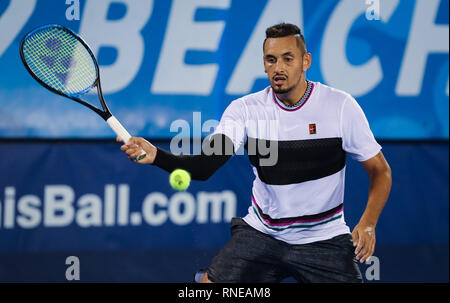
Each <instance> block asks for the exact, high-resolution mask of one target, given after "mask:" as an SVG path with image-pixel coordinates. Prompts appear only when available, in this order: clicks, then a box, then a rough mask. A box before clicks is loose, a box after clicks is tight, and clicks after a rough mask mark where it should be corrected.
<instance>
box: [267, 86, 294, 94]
mask: <svg viewBox="0 0 450 303" xmlns="http://www.w3.org/2000/svg"><path fill="white" fill-rule="evenodd" d="M271 86H272V89H273V91H274V92H275V93H277V94H287V93H288V92H290V91H291V90H292V89H293V88H294V86H291V87H286V88H282V87H280V86H278V85H271Z"/></svg>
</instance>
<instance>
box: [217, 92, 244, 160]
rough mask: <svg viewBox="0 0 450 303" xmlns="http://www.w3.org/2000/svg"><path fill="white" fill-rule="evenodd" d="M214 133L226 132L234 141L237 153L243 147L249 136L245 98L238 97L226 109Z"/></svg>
mask: <svg viewBox="0 0 450 303" xmlns="http://www.w3.org/2000/svg"><path fill="white" fill-rule="evenodd" d="M214 134H224V135H225V136H227V137H229V138H230V139H231V141H233V146H234V151H235V153H236V152H237V151H238V150H239V149H240V148H241V147H243V145H244V143H245V138H246V136H247V134H246V129H245V105H244V100H242V99H237V100H234V101H233V102H231V103H230V105H228V107H227V108H226V109H225V111H224V113H223V115H222V118H221V119H220V123H219V125H218V126H217V127H216V129H215V131H214V133H213V135H214Z"/></svg>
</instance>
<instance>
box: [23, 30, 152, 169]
mask: <svg viewBox="0 0 450 303" xmlns="http://www.w3.org/2000/svg"><path fill="white" fill-rule="evenodd" d="M20 57H21V59H22V62H23V64H24V65H25V67H26V68H27V70H28V72H30V74H31V75H32V76H33V78H34V79H36V80H37V81H38V82H39V83H40V84H41V85H43V86H44V87H46V88H47V89H49V90H50V91H52V92H54V93H57V94H59V95H61V96H64V97H67V98H69V99H72V100H74V101H76V102H78V103H80V104H82V105H84V106H86V107H88V108H90V109H91V110H93V111H94V112H96V113H97V114H98V115H99V116H100V117H102V118H103V119H104V120H105V121H106V122H107V123H108V125H109V126H110V127H111V128H112V130H113V131H114V132H115V133H116V134H117V135H118V136H119V137H120V138H122V140H123V141H124V142H125V143H127V142H128V140H129V139H130V138H131V135H130V134H129V133H128V132H127V130H126V129H125V128H124V127H123V126H122V124H120V122H119V121H118V120H117V119H116V118H115V117H114V116H113V115H112V114H111V112H110V110H109V109H108V106H107V105H106V102H105V99H104V98H103V93H102V88H101V84H100V70H99V67H98V63H97V60H96V58H95V56H94V54H93V53H92V51H91V50H90V49H89V46H88V45H87V44H86V42H84V41H83V39H81V38H80V37H79V36H78V35H77V34H75V33H74V32H72V31H71V30H70V29H68V28H65V27H63V26H61V25H56V24H50V25H44V26H41V27H38V28H36V29H34V30H32V31H31V32H30V33H28V34H27V35H26V36H25V37H24V38H23V39H22V42H21V43H20ZM94 87H96V88H97V95H98V97H99V100H100V104H101V106H102V109H100V108H97V107H95V106H94V105H92V104H90V103H88V102H87V101H84V100H81V99H80V98H79V97H80V96H82V95H84V94H86V93H87V92H89V91H90V90H91V89H93V88H94ZM145 156H146V154H145V152H142V154H141V155H140V156H139V157H138V158H137V159H136V160H137V161H139V160H141V159H143V158H144V157H145Z"/></svg>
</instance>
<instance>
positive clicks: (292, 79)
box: [264, 36, 309, 94]
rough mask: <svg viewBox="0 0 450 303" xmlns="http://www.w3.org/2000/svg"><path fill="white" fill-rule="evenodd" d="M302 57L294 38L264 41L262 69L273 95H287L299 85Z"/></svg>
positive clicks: (302, 65) (302, 63)
mask: <svg viewBox="0 0 450 303" xmlns="http://www.w3.org/2000/svg"><path fill="white" fill-rule="evenodd" d="M303 57H304V56H303V51H301V50H300V48H299V46H298V44H297V38H296V37H295V36H287V37H282V38H268V39H267V40H266V43H265V45H264V68H265V70H266V73H267V76H268V77H269V80H270V84H271V86H272V88H273V90H274V91H275V93H277V94H285V93H288V92H290V91H291V90H293V89H295V88H296V87H297V86H298V85H299V84H300V80H301V77H302V74H303V70H304V68H303V67H304V60H303ZM308 67H309V66H308Z"/></svg>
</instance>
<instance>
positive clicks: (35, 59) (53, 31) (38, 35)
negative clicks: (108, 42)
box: [23, 27, 97, 96]
mask: <svg viewBox="0 0 450 303" xmlns="http://www.w3.org/2000/svg"><path fill="white" fill-rule="evenodd" d="M23 55H24V58H25V61H26V63H27V65H28V67H29V68H30V70H31V71H32V72H33V73H34V74H35V75H36V76H37V77H38V78H39V79H40V80H41V81H43V82H44V83H45V84H47V85H48V86H50V87H51V88H53V89H55V90H57V91H59V92H62V93H64V94H66V95H69V96H76V95H79V94H83V93H85V92H87V91H88V90H89V89H90V88H91V87H92V86H93V85H94V83H95V81H96V79H97V69H96V66H95V63H94V61H93V59H92V57H91V55H90V53H89V52H88V50H87V49H86V47H85V46H84V45H83V44H82V43H81V42H80V41H79V40H78V39H77V38H76V37H75V36H74V35H73V34H71V33H70V32H67V31H65V30H63V29H61V28H58V27H47V28H43V29H41V30H39V31H37V32H35V33H33V34H32V35H30V36H29V37H27V39H26V40H25V41H24V43H23Z"/></svg>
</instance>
